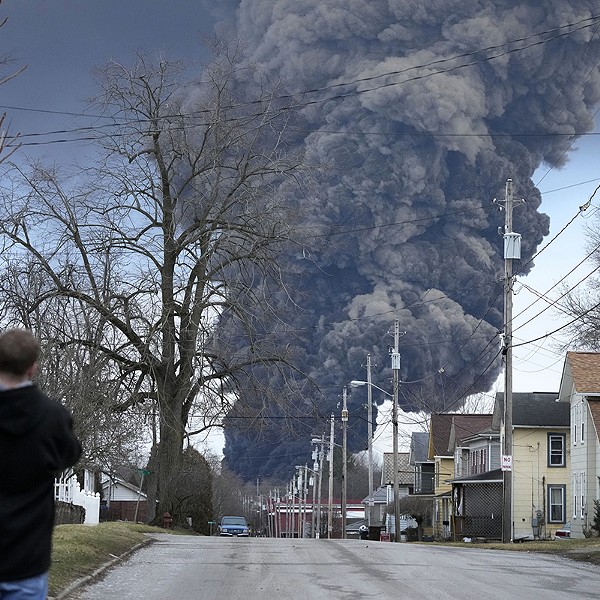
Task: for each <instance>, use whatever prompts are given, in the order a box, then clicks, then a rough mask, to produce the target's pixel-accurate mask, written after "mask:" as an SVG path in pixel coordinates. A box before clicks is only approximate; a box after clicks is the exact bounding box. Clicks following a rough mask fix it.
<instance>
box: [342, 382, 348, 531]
mask: <svg viewBox="0 0 600 600" xmlns="http://www.w3.org/2000/svg"><path fill="white" fill-rule="evenodd" d="M346 402H347V391H346V386H344V396H343V405H342V461H343V463H342V539H343V540H345V539H346V501H347V496H346V494H347V489H348V482H347V475H348V407H347V403H346Z"/></svg>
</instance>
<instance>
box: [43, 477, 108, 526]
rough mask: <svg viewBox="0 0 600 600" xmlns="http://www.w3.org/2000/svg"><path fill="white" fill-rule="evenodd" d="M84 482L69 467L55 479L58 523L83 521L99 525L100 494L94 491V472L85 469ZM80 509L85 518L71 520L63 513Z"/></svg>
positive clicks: (72, 512)
mask: <svg viewBox="0 0 600 600" xmlns="http://www.w3.org/2000/svg"><path fill="white" fill-rule="evenodd" d="M81 476H82V482H81V483H80V482H79V481H78V479H77V476H76V474H75V471H74V470H73V469H67V470H66V471H64V472H63V473H61V474H60V476H59V477H57V478H56V479H55V480H54V500H55V502H56V503H57V520H56V522H57V523H71V522H82V523H83V524H84V525H97V524H98V522H99V518H100V517H99V515H100V494H98V493H97V492H95V491H94V473H93V472H92V471H90V470H88V469H84V470H83V473H82V474H81ZM75 509H77V511H80V512H81V513H82V516H83V520H81V519H79V517H78V518H77V521H73V520H71V517H65V518H64V520H63V517H62V515H63V513H70V514H74V512H75Z"/></svg>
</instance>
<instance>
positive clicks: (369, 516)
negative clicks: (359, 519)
mask: <svg viewBox="0 0 600 600" xmlns="http://www.w3.org/2000/svg"><path fill="white" fill-rule="evenodd" d="M367 418H368V422H367V436H368V445H367V447H368V461H369V504H368V505H367V524H368V525H369V527H371V519H372V513H373V388H372V385H371V355H370V354H367Z"/></svg>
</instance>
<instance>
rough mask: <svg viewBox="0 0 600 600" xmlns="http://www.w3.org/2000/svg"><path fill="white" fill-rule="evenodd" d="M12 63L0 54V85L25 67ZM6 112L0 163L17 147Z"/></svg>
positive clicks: (1, 118) (1, 120)
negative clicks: (13, 65)
mask: <svg viewBox="0 0 600 600" xmlns="http://www.w3.org/2000/svg"><path fill="white" fill-rule="evenodd" d="M0 4H2V0H0ZM7 21H8V19H6V18H4V19H0V28H2V27H4V26H5V25H6V23H7ZM11 65H12V59H11V56H10V54H4V55H2V56H0V85H4V84H5V83H6V82H8V81H10V80H11V79H14V78H15V77H16V76H17V75H19V74H20V73H22V72H23V71H24V70H25V69H26V67H20V68H17V69H16V70H12V68H10V67H11ZM5 121H6V113H2V114H1V115H0V163H2V162H4V161H5V160H7V159H8V158H9V157H10V156H11V155H12V154H13V153H14V152H15V151H16V150H17V148H18V147H19V144H18V143H17V138H18V137H19V134H16V135H11V134H10V132H9V129H10V128H9V126H8V125H5Z"/></svg>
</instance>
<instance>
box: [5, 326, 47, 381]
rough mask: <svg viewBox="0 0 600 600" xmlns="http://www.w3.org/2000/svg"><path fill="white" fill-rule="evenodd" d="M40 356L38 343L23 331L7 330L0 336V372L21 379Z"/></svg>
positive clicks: (28, 333)
mask: <svg viewBox="0 0 600 600" xmlns="http://www.w3.org/2000/svg"><path fill="white" fill-rule="evenodd" d="M39 356H40V343H39V342H38V340H37V339H36V338H35V337H34V336H33V334H32V333H31V332H29V331H27V330H25V329H9V330H8V331H5V332H4V333H3V334H1V335H0V371H1V372H3V373H8V374H10V375H16V376H17V377H21V376H23V375H25V373H26V372H27V369H29V368H30V367H32V366H33V365H34V364H35V363H36V362H37V361H38V358H39Z"/></svg>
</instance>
